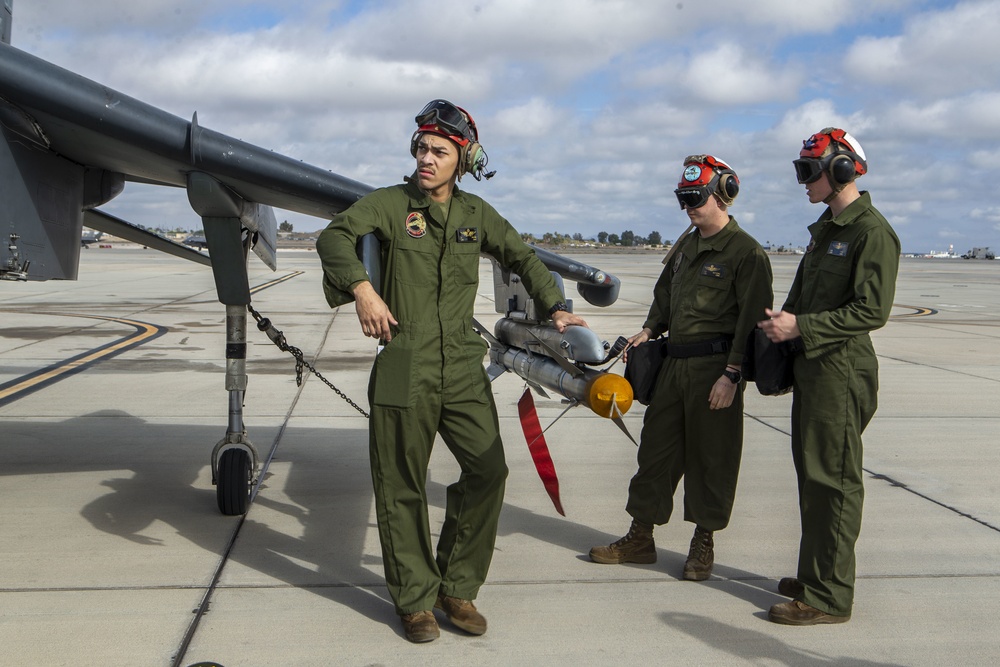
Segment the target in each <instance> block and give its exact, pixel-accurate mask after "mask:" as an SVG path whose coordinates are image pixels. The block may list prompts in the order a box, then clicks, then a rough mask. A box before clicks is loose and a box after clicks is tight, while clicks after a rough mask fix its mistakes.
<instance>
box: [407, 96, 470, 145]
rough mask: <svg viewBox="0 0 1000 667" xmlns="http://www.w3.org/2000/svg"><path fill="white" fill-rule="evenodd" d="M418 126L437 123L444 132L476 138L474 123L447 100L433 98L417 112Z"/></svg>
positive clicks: (468, 138) (464, 137)
mask: <svg viewBox="0 0 1000 667" xmlns="http://www.w3.org/2000/svg"><path fill="white" fill-rule="evenodd" d="M414 120H415V121H417V125H418V126H424V125H437V126H438V127H440V128H441V129H442V130H444V131H445V132H448V133H450V134H452V135H453V136H456V137H462V138H463V139H467V140H468V141H476V140H477V134H478V133H477V132H476V124H475V123H473V122H471V119H467V118H466V116H465V114H463V113H462V112H461V111H460V110H459V108H458V107H456V106H455V105H454V104H452V103H451V102H448V101H447V100H434V101H432V102H428V103H427V106H425V107H424V108H423V110H421V112H420V113H418V114H417V116H416V118H414Z"/></svg>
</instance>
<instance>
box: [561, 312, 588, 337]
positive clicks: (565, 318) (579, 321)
mask: <svg viewBox="0 0 1000 667" xmlns="http://www.w3.org/2000/svg"><path fill="white" fill-rule="evenodd" d="M552 324H553V325H554V326H555V328H556V331H558V332H559V333H562V332H564V331H566V327H568V326H569V325H571V324H575V325H576V326H578V327H587V328H588V329H589V328H590V325H589V324H587V321H586V320H585V319H583V318H582V317H580V316H579V315H574V314H573V313H570V312H568V311H565V310H557V311H556V312H554V313H552Z"/></svg>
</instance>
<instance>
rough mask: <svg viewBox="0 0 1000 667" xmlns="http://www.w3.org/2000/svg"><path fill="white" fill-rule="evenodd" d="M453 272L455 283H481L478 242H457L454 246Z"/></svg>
mask: <svg viewBox="0 0 1000 667" xmlns="http://www.w3.org/2000/svg"><path fill="white" fill-rule="evenodd" d="M452 248H453V249H452V258H451V259H452V263H453V268H452V273H453V275H454V276H455V283H457V284H459V285H476V284H478V283H479V254H480V248H479V244H478V243H456V244H455V245H453V246H452Z"/></svg>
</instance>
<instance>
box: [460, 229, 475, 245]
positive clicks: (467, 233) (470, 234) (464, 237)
mask: <svg viewBox="0 0 1000 667" xmlns="http://www.w3.org/2000/svg"><path fill="white" fill-rule="evenodd" d="M455 236H456V240H457V241H458V242H459V243H478V242H479V228H478V227H462V228H461V229H459V230H458V231H457V232H455Z"/></svg>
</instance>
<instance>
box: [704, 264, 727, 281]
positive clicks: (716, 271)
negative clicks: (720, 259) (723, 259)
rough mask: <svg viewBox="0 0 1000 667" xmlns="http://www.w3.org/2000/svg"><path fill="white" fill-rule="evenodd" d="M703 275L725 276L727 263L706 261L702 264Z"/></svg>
mask: <svg viewBox="0 0 1000 667" xmlns="http://www.w3.org/2000/svg"><path fill="white" fill-rule="evenodd" d="M701 275H703V276H711V277H713V278H725V277H726V265H725V264H716V263H715V262H706V263H705V264H702V265H701Z"/></svg>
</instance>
